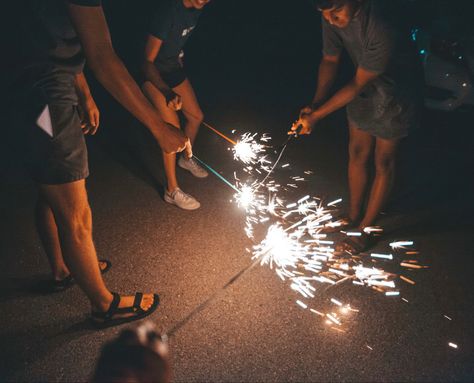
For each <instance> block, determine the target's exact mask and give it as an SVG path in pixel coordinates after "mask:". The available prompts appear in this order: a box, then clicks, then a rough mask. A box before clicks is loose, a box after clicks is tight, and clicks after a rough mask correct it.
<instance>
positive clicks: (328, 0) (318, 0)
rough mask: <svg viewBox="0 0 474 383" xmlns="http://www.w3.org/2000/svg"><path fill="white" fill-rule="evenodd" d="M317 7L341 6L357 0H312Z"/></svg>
mask: <svg viewBox="0 0 474 383" xmlns="http://www.w3.org/2000/svg"><path fill="white" fill-rule="evenodd" d="M311 1H312V3H313V6H314V7H315V8H316V9H330V8H334V7H340V6H342V5H344V4H346V3H355V2H356V1H357V0H311Z"/></svg>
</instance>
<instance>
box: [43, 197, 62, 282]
mask: <svg viewBox="0 0 474 383" xmlns="http://www.w3.org/2000/svg"><path fill="white" fill-rule="evenodd" d="M35 218H36V220H35V221H36V229H37V231H38V234H39V237H40V240H41V243H42V244H43V248H44V251H45V253H46V255H47V257H48V261H49V264H50V266H51V271H52V274H53V279H54V280H56V281H59V280H62V279H64V278H66V277H67V276H68V275H69V270H68V268H67V266H66V264H65V263H64V259H63V255H62V252H61V246H60V244H59V235H58V227H57V226H56V221H55V220H54V215H53V212H52V211H51V208H50V207H49V204H48V203H47V202H46V200H45V199H44V197H43V196H42V194H41V193H40V195H39V197H38V201H37V203H36V210H35Z"/></svg>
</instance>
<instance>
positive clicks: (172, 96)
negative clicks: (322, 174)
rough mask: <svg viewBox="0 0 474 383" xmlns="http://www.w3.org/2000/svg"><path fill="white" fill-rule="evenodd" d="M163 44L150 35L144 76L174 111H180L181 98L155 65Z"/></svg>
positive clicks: (146, 48)
mask: <svg viewBox="0 0 474 383" xmlns="http://www.w3.org/2000/svg"><path fill="white" fill-rule="evenodd" d="M162 44H163V41H162V40H160V39H159V38H157V37H155V36H152V35H148V40H147V43H146V46H145V59H144V60H143V65H142V70H143V74H144V75H145V79H146V80H148V81H150V82H151V83H152V84H153V85H154V86H155V87H156V88H157V89H158V90H159V91H160V92H161V94H163V96H165V98H166V103H167V104H168V106H171V107H172V108H173V109H174V110H179V109H181V106H182V105H181V98H180V97H179V95H177V94H176V93H175V92H173V90H172V89H171V88H170V87H169V86H168V84H166V83H165V82H164V81H163V78H162V77H161V75H160V72H159V70H158V68H157V67H156V66H155V64H154V62H155V59H156V57H157V56H158V53H159V52H160V49H161V46H162ZM170 104H171V105H170Z"/></svg>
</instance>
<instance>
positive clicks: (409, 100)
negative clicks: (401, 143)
mask: <svg viewBox="0 0 474 383" xmlns="http://www.w3.org/2000/svg"><path fill="white" fill-rule="evenodd" d="M420 89H421V87H420ZM417 90H418V87H413V89H410V88H408V87H406V88H405V89H403V90H401V91H398V92H397V93H396V94H392V93H391V92H385V91H384V89H383V87H374V86H369V87H367V88H366V90H364V91H363V92H362V93H361V94H359V95H358V96H357V97H356V98H355V99H354V100H353V101H352V102H350V103H349V104H348V105H347V118H348V119H349V121H351V122H352V123H353V124H354V125H355V126H357V127H358V128H359V129H361V130H363V131H365V132H366V133H369V134H370V135H372V136H374V137H378V138H382V139H385V140H395V139H400V138H403V137H406V136H408V135H409V134H410V133H411V132H412V131H413V130H414V129H417V128H418V126H419V124H420V117H421V110H422V107H423V97H422V94H421V92H418V91H417Z"/></svg>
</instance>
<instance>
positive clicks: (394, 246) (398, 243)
mask: <svg viewBox="0 0 474 383" xmlns="http://www.w3.org/2000/svg"><path fill="white" fill-rule="evenodd" d="M405 246H413V241H396V242H392V243H391V244H390V247H391V248H392V249H403V248H405Z"/></svg>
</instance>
